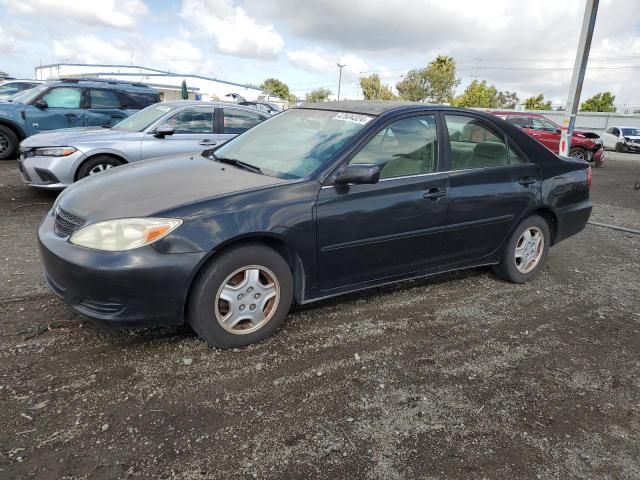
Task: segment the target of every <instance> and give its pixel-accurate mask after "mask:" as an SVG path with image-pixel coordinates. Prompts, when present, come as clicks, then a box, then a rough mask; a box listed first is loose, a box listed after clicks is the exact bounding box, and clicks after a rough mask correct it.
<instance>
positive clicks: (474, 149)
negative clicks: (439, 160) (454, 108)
mask: <svg viewBox="0 0 640 480" xmlns="http://www.w3.org/2000/svg"><path fill="white" fill-rule="evenodd" d="M444 118H445V122H446V124H447V130H448V132H449V146H450V148H451V168H452V170H467V169H472V168H487V167H498V166H501V165H507V164H508V163H509V153H508V152H509V149H508V148H507V146H506V144H505V142H504V137H503V136H502V134H500V133H498V132H497V131H496V130H495V129H494V128H493V127H492V126H491V125H489V124H488V123H487V122H485V121H484V120H481V119H479V118H475V117H467V116H464V115H445V117H444Z"/></svg>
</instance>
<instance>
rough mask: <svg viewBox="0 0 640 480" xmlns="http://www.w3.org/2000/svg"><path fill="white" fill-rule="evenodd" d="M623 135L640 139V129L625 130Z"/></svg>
mask: <svg viewBox="0 0 640 480" xmlns="http://www.w3.org/2000/svg"><path fill="white" fill-rule="evenodd" d="M622 135H624V136H625V137H640V128H623V129H622Z"/></svg>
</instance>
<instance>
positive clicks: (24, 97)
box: [9, 83, 47, 103]
mask: <svg viewBox="0 0 640 480" xmlns="http://www.w3.org/2000/svg"><path fill="white" fill-rule="evenodd" d="M46 88H47V85H46V84H44V83H43V84H42V85H38V86H37V87H33V88H29V89H27V90H23V91H22V92H18V93H16V94H15V95H12V96H11V97H9V100H11V101H12V102H17V103H31V102H32V101H33V100H35V99H36V97H38V95H40V94H41V93H42V92H43V91H44V90H46Z"/></svg>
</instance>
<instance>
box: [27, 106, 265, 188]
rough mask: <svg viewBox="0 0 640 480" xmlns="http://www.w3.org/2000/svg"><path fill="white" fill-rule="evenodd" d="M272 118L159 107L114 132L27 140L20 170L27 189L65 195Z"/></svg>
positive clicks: (69, 132) (83, 131) (230, 110)
mask: <svg viewBox="0 0 640 480" xmlns="http://www.w3.org/2000/svg"><path fill="white" fill-rule="evenodd" d="M267 118H269V116H268V115H266V114H264V113H262V112H258V111H257V110H256V109H255V108H250V107H243V106H240V105H236V104H231V103H223V102H197V101H176V102H163V103H157V104H155V105H151V106H150V107H147V108H145V109H144V110H140V111H139V112H138V113H136V114H134V115H131V116H130V117H128V118H125V119H124V120H122V121H121V122H120V123H118V124H116V125H114V126H113V127H111V128H96V127H91V128H70V129H65V130H55V131H52V132H45V133H40V134H38V135H34V136H32V137H29V138H26V139H25V140H23V141H22V143H20V158H19V159H18V166H19V168H20V172H21V173H22V178H23V180H24V182H25V183H26V184H27V185H30V186H33V187H39V188H46V189H52V190H59V189H63V188H65V187H67V186H69V185H71V184H72V183H73V182H75V181H76V180H80V179H81V178H84V177H88V176H89V175H95V174H97V173H100V172H103V171H105V170H108V169H110V168H113V167H116V166H118V165H123V164H125V163H131V162H136V161H138V160H145V159H147V158H154V157H160V156H165V155H174V154H180V153H191V152H201V151H202V150H206V149H209V148H213V147H214V146H217V145H220V144H222V143H224V142H226V141H227V140H229V139H231V138H233V137H235V136H236V135H238V134H240V133H242V132H245V131H246V130H248V129H250V128H251V127H253V126H254V125H257V124H258V123H260V122H262V121H263V120H266V119H267Z"/></svg>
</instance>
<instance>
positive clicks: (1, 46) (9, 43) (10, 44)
mask: <svg viewBox="0 0 640 480" xmlns="http://www.w3.org/2000/svg"><path fill="white" fill-rule="evenodd" d="M15 50H16V39H15V38H14V36H13V35H11V34H10V33H9V32H8V31H7V30H5V29H4V28H2V25H0V51H2V52H3V53H5V54H6V53H13V52H14V51H15Z"/></svg>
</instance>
